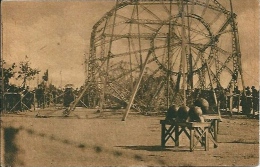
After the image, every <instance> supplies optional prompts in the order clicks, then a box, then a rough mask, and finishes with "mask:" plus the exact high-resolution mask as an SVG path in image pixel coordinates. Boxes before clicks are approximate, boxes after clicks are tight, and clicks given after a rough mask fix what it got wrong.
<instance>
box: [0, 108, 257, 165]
mask: <svg viewBox="0 0 260 167" xmlns="http://www.w3.org/2000/svg"><path fill="white" fill-rule="evenodd" d="M38 112H39V113H40V115H41V117H35V115H36V114H37V113H38ZM61 115H62V110H57V109H45V110H36V111H33V112H29V111H28V112H22V113H19V114H4V115H2V117H1V153H3V152H5V154H1V156H2V157H1V158H2V161H4V162H5V165H11V166H90V165H91V166H130V165H138V166H148V165H149V166H257V165H258V163H259V123H258V120H257V119H248V118H246V117H245V116H241V115H234V116H233V117H229V116H223V120H222V122H221V123H220V127H219V136H218V137H219V146H218V148H213V143H212V142H210V150H209V151H203V150H197V151H194V152H189V147H188V146H189V145H188V144H189V141H188V139H186V137H185V136H181V140H180V147H179V148H176V147H175V148H174V147H166V148H164V149H163V148H161V147H160V137H161V136H160V135H161V127H160V124H159V120H161V119H164V116H163V115H154V116H145V115H139V114H134V113H130V114H129V115H128V117H127V120H126V121H121V119H122V111H120V110H114V111H105V112H103V113H98V112H96V110H94V109H92V110H91V109H80V108H77V109H76V110H75V111H74V112H72V113H71V114H70V116H69V117H62V116H61ZM3 134H4V135H3ZM171 144H173V143H168V145H171Z"/></svg>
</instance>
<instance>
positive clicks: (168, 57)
mask: <svg viewBox="0 0 260 167" xmlns="http://www.w3.org/2000/svg"><path fill="white" fill-rule="evenodd" d="M171 20H172V0H170V18H169V31H168V54H167V59H168V61H167V68H168V70H167V108H169V107H170V56H171V31H172V24H171Z"/></svg>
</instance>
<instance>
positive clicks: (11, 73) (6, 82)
mask: <svg viewBox="0 0 260 167" xmlns="http://www.w3.org/2000/svg"><path fill="white" fill-rule="evenodd" d="M3 64H6V62H5V61H3ZM15 68H16V65H15V63H13V64H12V66H11V67H9V68H3V73H4V75H3V80H4V88H5V89H6V88H7V87H8V85H9V80H10V79H11V78H12V77H14V75H15V71H14V69H15ZM1 72H2V71H1ZM1 76H2V75H1Z"/></svg>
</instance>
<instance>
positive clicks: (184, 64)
mask: <svg viewBox="0 0 260 167" xmlns="http://www.w3.org/2000/svg"><path fill="white" fill-rule="evenodd" d="M181 24H182V29H181V39H182V41H181V47H182V49H181V58H182V75H183V76H182V77H183V82H182V85H183V105H186V74H185V69H186V51H185V48H186V46H185V45H186V43H185V42H186V41H185V20H184V3H183V0H181Z"/></svg>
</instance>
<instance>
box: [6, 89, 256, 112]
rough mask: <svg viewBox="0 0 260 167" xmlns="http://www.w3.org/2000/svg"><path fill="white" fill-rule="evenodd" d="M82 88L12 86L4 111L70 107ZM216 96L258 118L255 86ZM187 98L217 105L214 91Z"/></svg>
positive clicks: (86, 103)
mask: <svg viewBox="0 0 260 167" xmlns="http://www.w3.org/2000/svg"><path fill="white" fill-rule="evenodd" d="M82 89H83V87H81V88H80V89H73V88H72V87H67V88H64V89H61V88H56V87H54V86H51V87H48V88H47V87H46V86H45V85H43V84H40V85H38V87H37V88H34V89H33V90H32V89H30V88H29V87H28V86H27V87H25V88H20V87H17V86H15V85H10V86H9V87H8V89H7V91H6V92H5V96H4V110H5V111H10V112H15V111H26V110H32V107H34V109H35V108H45V107H49V106H50V105H52V106H57V105H59V106H63V107H68V106H69V105H70V103H71V102H72V101H74V99H75V98H76V97H77V96H78V95H79V93H80V92H81V90H82ZM215 94H216V98H217V99H216V100H217V101H218V103H219V107H220V109H222V110H226V111H232V110H234V109H237V110H238V111H239V112H242V113H243V114H245V115H250V114H253V115H255V114H257V113H258V112H259V90H256V88H255V86H252V87H251V88H250V87H249V86H247V87H246V88H245V92H243V91H241V90H239V89H238V88H237V87H235V88H234V89H233V90H231V91H230V90H228V89H224V90H219V89H215ZM187 95H188V96H190V97H191V99H196V98H199V97H203V98H205V99H207V100H208V102H209V103H210V105H212V104H214V102H215V99H214V98H213V96H212V91H205V90H199V89H195V90H194V91H191V92H188V93H187ZM188 99H189V98H188ZM81 102H82V103H84V104H83V105H81V106H85V107H86V106H89V105H90V101H89V100H88V98H87V96H86V98H85V99H82V100H81ZM97 103H98V102H97Z"/></svg>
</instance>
